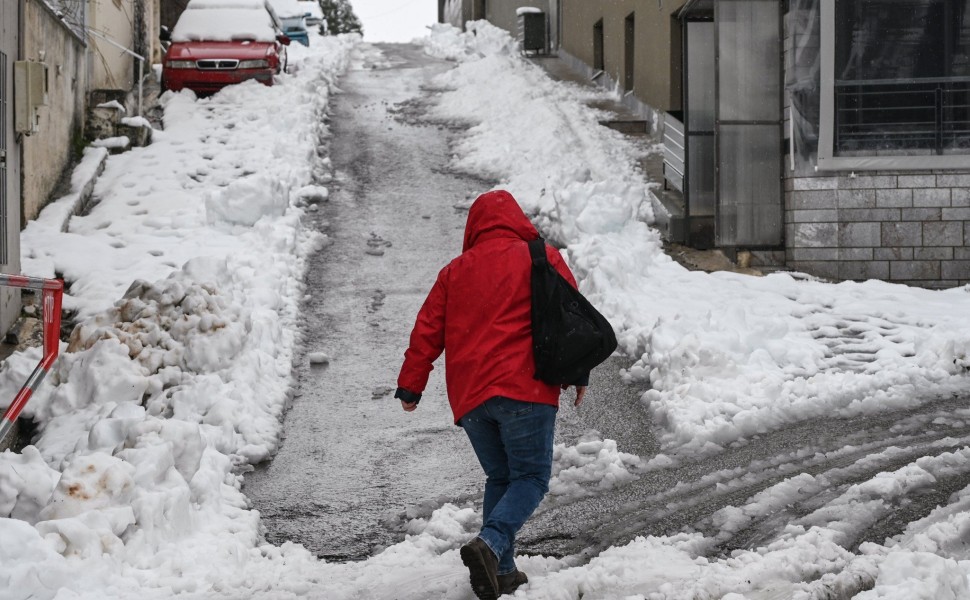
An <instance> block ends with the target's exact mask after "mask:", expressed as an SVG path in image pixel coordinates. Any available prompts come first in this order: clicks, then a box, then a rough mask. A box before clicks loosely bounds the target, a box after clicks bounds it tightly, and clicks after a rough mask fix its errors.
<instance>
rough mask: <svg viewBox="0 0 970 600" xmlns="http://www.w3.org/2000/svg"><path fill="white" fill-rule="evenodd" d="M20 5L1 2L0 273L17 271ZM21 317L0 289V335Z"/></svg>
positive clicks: (15, 302) (10, 294) (16, 297)
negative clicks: (16, 109)
mask: <svg viewBox="0 0 970 600" xmlns="http://www.w3.org/2000/svg"><path fill="white" fill-rule="evenodd" d="M22 18H23V2H22V1H21V0H18V1H5V2H0V271H2V272H3V273H18V272H19V271H20V196H21V192H20V190H21V177H22V173H23V171H22V168H21V167H22V163H21V147H20V138H19V136H18V135H17V133H16V129H15V127H14V123H15V117H14V62H15V61H17V60H19V59H20V56H21V49H20V46H21V43H22V38H21V36H20V29H21V24H22V23H23V21H22ZM19 314H20V294H19V291H18V292H15V291H14V290H13V289H11V288H2V287H0V334H2V333H5V332H7V331H8V330H9V329H10V328H11V327H12V326H13V324H14V322H15V321H16V320H17V317H18V316H19Z"/></svg>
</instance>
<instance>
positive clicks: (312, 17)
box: [297, 0, 323, 27]
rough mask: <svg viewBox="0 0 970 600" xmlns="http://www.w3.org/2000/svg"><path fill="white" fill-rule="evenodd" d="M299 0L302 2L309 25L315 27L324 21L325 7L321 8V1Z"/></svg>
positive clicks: (298, 0)
mask: <svg viewBox="0 0 970 600" xmlns="http://www.w3.org/2000/svg"><path fill="white" fill-rule="evenodd" d="M297 2H299V3H300V8H302V9H303V10H304V11H305V14H306V24H307V26H309V27H314V26H316V25H319V24H320V23H321V22H322V21H323V9H322V8H320V3H319V2H317V0H297Z"/></svg>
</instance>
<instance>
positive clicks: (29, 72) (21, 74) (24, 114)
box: [13, 60, 48, 135]
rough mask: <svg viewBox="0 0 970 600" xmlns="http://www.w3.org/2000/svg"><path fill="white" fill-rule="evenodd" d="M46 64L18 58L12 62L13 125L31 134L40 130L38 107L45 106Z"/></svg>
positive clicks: (18, 131)
mask: <svg viewBox="0 0 970 600" xmlns="http://www.w3.org/2000/svg"><path fill="white" fill-rule="evenodd" d="M47 92H48V88H47V65H46V64H44V63H42V62H35V61H27V60H18V61H16V62H14V64H13V101H14V127H15V128H16V130H17V133H22V134H24V135H31V134H32V133H37V132H38V131H39V130H40V107H41V106H47Z"/></svg>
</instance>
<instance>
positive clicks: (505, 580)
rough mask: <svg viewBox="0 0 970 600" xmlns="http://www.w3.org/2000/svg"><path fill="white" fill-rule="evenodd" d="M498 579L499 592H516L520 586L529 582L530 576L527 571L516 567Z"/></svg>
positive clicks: (500, 593)
mask: <svg viewBox="0 0 970 600" xmlns="http://www.w3.org/2000/svg"><path fill="white" fill-rule="evenodd" d="M497 579H498V593H499V595H502V594H514V593H515V590H517V589H519V586H520V585H522V584H523V583H529V578H528V577H527V576H526V574H525V573H523V572H522V571H519V570H518V569H516V570H515V571H512V572H511V573H506V574H505V575H499V576H498V577H497Z"/></svg>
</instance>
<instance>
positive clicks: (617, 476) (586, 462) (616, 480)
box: [549, 431, 641, 502]
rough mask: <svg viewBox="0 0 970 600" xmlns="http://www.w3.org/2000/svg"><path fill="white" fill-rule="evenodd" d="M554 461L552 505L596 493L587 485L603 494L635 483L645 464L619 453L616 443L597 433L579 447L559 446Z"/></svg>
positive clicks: (631, 456) (551, 491) (592, 433)
mask: <svg viewBox="0 0 970 600" xmlns="http://www.w3.org/2000/svg"><path fill="white" fill-rule="evenodd" d="M552 459H553V467H552V473H553V476H552V480H551V481H550V482H549V501H550V502H556V501H561V500H566V499H569V500H573V499H575V498H577V497H581V496H587V495H591V494H593V493H595V492H593V491H589V490H587V489H586V487H585V486H584V485H583V484H587V485H588V486H591V487H592V488H593V489H595V490H598V491H603V490H608V489H611V488H613V487H615V486H617V485H622V484H624V483H628V482H630V481H633V480H634V479H636V477H637V476H636V475H635V471H636V470H637V469H638V468H639V467H640V464H641V460H640V457H639V456H636V455H634V454H627V453H625V452H620V451H618V450H617V447H616V442H615V441H614V440H604V439H603V438H602V436H600V435H599V433H598V432H595V431H592V432H589V433H587V434H586V435H585V436H583V437H582V438H581V439H580V440H579V441H578V443H577V444H576V445H575V446H566V445H565V444H556V447H555V450H554V451H553V456H552ZM560 497H562V498H560Z"/></svg>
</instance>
